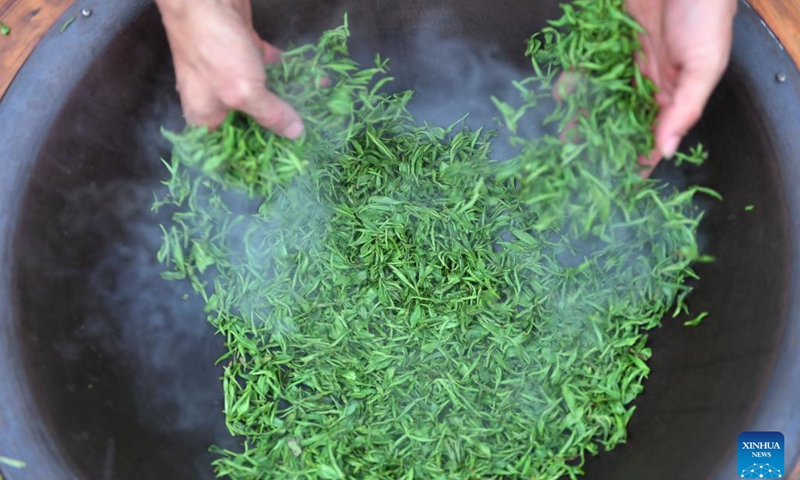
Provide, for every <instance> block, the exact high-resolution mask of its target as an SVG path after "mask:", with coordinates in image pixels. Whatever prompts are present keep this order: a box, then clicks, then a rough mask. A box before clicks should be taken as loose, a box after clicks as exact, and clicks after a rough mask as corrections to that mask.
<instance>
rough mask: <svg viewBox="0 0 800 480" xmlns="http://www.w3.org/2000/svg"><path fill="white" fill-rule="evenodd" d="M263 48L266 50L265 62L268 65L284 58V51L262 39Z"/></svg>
mask: <svg viewBox="0 0 800 480" xmlns="http://www.w3.org/2000/svg"><path fill="white" fill-rule="evenodd" d="M261 50H262V51H263V52H264V63H266V64H268V65H269V64H273V63H280V62H281V60H283V52H282V51H281V50H280V49H279V48H277V47H275V46H273V45H272V44H270V43H268V42H266V41H264V40H261Z"/></svg>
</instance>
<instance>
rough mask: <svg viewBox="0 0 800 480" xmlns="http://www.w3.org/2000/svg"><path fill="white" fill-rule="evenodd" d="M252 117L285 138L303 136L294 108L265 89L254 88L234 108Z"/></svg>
mask: <svg viewBox="0 0 800 480" xmlns="http://www.w3.org/2000/svg"><path fill="white" fill-rule="evenodd" d="M235 108H237V109H238V110H240V111H242V112H244V113H246V114H248V115H250V116H251V117H253V118H254V119H255V120H256V121H257V122H258V123H259V124H260V125H261V126H263V127H264V128H266V129H268V130H272V131H273V132H275V133H277V134H278V135H281V136H283V137H286V138H290V139H296V138H299V137H300V136H301V135H302V134H303V121H302V119H301V118H300V115H298V114H297V112H296V111H295V109H294V108H292V107H291V105H289V104H288V103H286V102H284V101H283V100H281V99H280V98H278V96H277V95H275V94H274V93H272V92H270V91H269V90H268V89H267V88H266V87H261V88H256V89H254V90H253V91H252V92H250V93H249V95H248V96H247V97H246V101H244V102H242V103H241V104H240V105H237V106H235Z"/></svg>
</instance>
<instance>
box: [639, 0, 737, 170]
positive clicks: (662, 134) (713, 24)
mask: <svg viewBox="0 0 800 480" xmlns="http://www.w3.org/2000/svg"><path fill="white" fill-rule="evenodd" d="M626 4H627V7H628V12H629V13H630V14H631V15H632V16H633V17H634V18H635V19H636V20H637V21H638V22H639V23H640V24H641V25H642V26H643V27H644V29H645V30H646V33H645V34H643V35H642V36H641V41H642V48H643V58H641V59H640V64H641V66H642V72H643V73H644V75H645V76H647V77H648V78H649V79H650V80H652V81H653V83H655V85H656V86H657V87H658V90H659V91H658V93H657V94H656V100H657V101H658V103H659V105H660V106H661V110H660V112H659V115H658V119H657V120H656V126H655V136H656V148H657V149H658V152H657V153H656V154H655V155H654V156H653V157H652V158H651V159H650V160H649V161H647V162H646V163H647V164H649V165H650V166H651V168H652V167H654V166H655V163H657V161H658V160H659V159H660V158H661V156H664V157H668V158H669V157H671V156H672V155H674V154H675V152H676V150H677V149H678V145H679V144H680V141H681V139H682V138H683V136H684V135H686V133H687V132H688V131H689V129H690V128H692V126H694V124H695V123H696V122H697V120H699V119H700V115H701V114H702V113H703V109H704V108H705V105H706V102H708V99H709V97H710V96H711V93H712V91H713V90H714V87H716V86H717V83H718V82H719V80H720V78H721V77H722V74H723V73H724V71H725V68H726V67H727V65H728V59H729V56H730V52H731V43H732V41H733V19H734V16H735V15H736V7H737V0H626Z"/></svg>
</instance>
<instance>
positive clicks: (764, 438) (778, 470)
mask: <svg viewBox="0 0 800 480" xmlns="http://www.w3.org/2000/svg"><path fill="white" fill-rule="evenodd" d="M737 448H738V450H739V472H738V473H739V478H783V467H784V463H783V434H782V433H780V432H742V433H740V434H739V445H738V447H737Z"/></svg>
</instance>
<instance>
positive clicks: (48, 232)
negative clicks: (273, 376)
mask: <svg viewBox="0 0 800 480" xmlns="http://www.w3.org/2000/svg"><path fill="white" fill-rule="evenodd" d="M254 3H255V7H256V25H257V28H258V30H259V31H260V32H262V33H263V34H264V36H265V38H267V39H268V40H271V41H274V42H275V43H276V44H278V45H279V46H282V47H285V46H286V45H287V44H288V43H289V42H290V41H293V42H295V43H299V42H304V41H312V40H314V39H315V37H316V36H317V35H318V34H319V33H320V32H321V31H322V30H323V29H325V28H330V27H333V26H336V25H338V24H340V23H341V20H342V16H343V13H344V12H345V11H347V12H348V13H349V21H350V25H351V29H352V31H353V38H352V40H351V46H352V49H353V52H354V56H355V57H356V58H358V59H360V60H362V61H364V62H365V63H367V62H369V61H370V60H371V59H372V56H373V55H374V54H375V53H376V52H380V53H381V55H383V56H384V57H388V58H390V59H391V61H390V65H391V68H392V74H393V76H395V77H396V78H397V82H396V86H397V87H398V88H414V89H416V90H418V92H419V94H418V99H417V101H416V103H415V108H418V109H419V111H420V112H422V114H423V115H425V116H430V117H431V119H433V120H436V121H447V120H454V119H455V118H458V117H459V116H461V114H464V113H467V112H468V111H471V110H474V111H479V112H489V110H488V109H487V108H486V105H490V104H489V103H488V97H489V95H491V94H493V93H496V92H497V89H499V88H501V87H502V88H505V85H507V80H508V78H506V77H508V76H512V77H513V75H517V74H519V71H520V70H519V69H520V68H522V69H523V70H522V72H523V74H524V68H525V66H526V61H525V58H524V57H523V53H524V49H525V40H526V39H527V37H528V36H529V35H530V34H531V33H532V32H533V31H535V30H537V29H539V28H541V27H542V26H543V25H544V22H545V20H546V19H548V18H553V17H555V16H557V15H558V12H559V9H558V6H557V2H534V3H531V2H526V1H522V0H519V1H511V0H507V1H501V2H480V1H464V0H461V1H455V0H453V1H449V0H448V1H416V0H415V1H406V2H382V1H375V2H368V1H356V0H353V1H349V2H348V1H340V2H330V1H321V0H320V1H310V0H303V1H295V2H280V1H264V2H258V1H256V2H254ZM742 68H744V67H743V65H740V64H739V63H738V59H737V55H736V53H734V57H733V61H732V65H731V68H730V70H729V72H728V73H727V74H726V76H725V78H724V80H723V82H722V84H721V86H720V87H719V89H718V91H717V92H716V93H715V95H714V97H713V99H712V101H711V103H710V105H709V107H708V109H707V111H706V114H705V116H704V119H703V121H702V122H701V124H700V125H699V126H698V128H696V129H695V131H694V132H693V133H692V135H691V137H692V138H691V139H690V141H696V140H702V141H703V142H704V143H705V145H706V146H707V147H708V149H709V150H710V152H711V158H710V161H709V164H708V165H707V166H705V167H703V169H695V168H688V169H684V171H678V170H677V169H675V168H671V167H668V166H667V167H663V168H661V167H660V169H659V171H658V172H657V174H658V175H661V176H666V177H670V178H678V179H683V181H685V180H687V179H688V180H689V181H692V182H701V183H702V184H704V185H706V186H709V187H711V188H714V189H716V190H717V191H719V192H720V193H721V194H722V195H723V196H724V198H725V200H724V202H722V203H718V202H709V203H708V205H706V207H707V208H708V216H707V218H706V220H705V221H704V224H703V229H702V230H703V233H702V240H703V243H704V247H705V251H706V252H707V253H709V254H711V255H713V256H714V257H716V262H715V263H713V264H708V265H701V266H699V267H698V269H697V271H698V273H699V274H700V276H701V278H702V281H701V282H700V283H699V284H698V287H697V289H696V291H695V292H694V293H693V294H692V296H691V297H690V306H691V308H692V311H693V312H695V313H699V312H702V311H708V312H709V313H710V316H709V318H708V319H707V321H706V322H705V324H704V325H703V326H702V327H697V328H686V327H684V326H683V325H682V323H683V320H684V319H683V318H677V319H672V318H667V319H665V326H664V328H662V329H660V330H658V331H655V332H653V333H652V335H651V346H652V348H653V359H652V361H651V362H650V365H651V367H652V373H651V375H650V379H649V380H648V381H647V383H646V388H645V393H644V394H643V395H642V396H641V397H640V398H639V399H638V400H637V401H636V405H637V411H636V413H635V415H634V417H633V420H632V422H631V424H630V429H629V432H630V439H629V442H628V443H627V444H626V445H624V446H621V447H619V448H618V449H617V450H615V451H614V452H610V453H604V454H601V455H600V456H598V457H595V458H590V459H588V461H587V465H586V470H587V478H591V479H605V478H608V479H612V478H702V477H705V476H709V475H711V474H712V473H713V471H714V468H715V467H714V465H715V464H716V463H717V462H718V461H720V460H721V459H723V458H724V457H725V455H726V454H727V453H728V449H730V448H732V447H733V445H734V443H733V439H734V438H735V436H736V435H737V434H738V433H739V431H741V429H742V427H743V426H744V425H745V423H746V421H747V419H748V415H749V413H750V412H751V411H752V409H753V408H754V406H755V405H756V402H757V400H758V396H759V392H760V391H761V387H762V386H763V385H764V384H765V382H766V381H767V380H768V379H769V378H770V375H769V373H770V370H771V368H772V366H773V362H774V358H773V356H772V355H771V353H770V352H771V351H772V350H773V345H774V344H775V341H776V335H777V333H776V332H779V331H780V324H781V321H782V312H781V305H782V304H783V302H784V300H785V298H784V297H785V295H786V291H787V288H786V283H787V282H788V279H787V273H786V272H787V269H788V265H786V264H785V263H784V262H783V258H784V256H785V252H786V250H787V248H788V247H787V245H788V241H789V239H788V235H787V234H786V232H785V230H784V228H783V227H782V225H785V223H786V220H785V218H784V217H785V208H784V207H783V199H782V197H781V194H780V188H779V182H778V178H777V173H776V172H777V170H776V169H775V167H774V165H773V163H772V162H773V158H772V156H771V152H770V148H769V144H768V142H767V141H766V140H765V138H766V137H765V133H764V132H763V131H762V126H761V125H760V124H759V122H758V109H757V106H756V105H755V104H754V103H753V100H752V99H751V97H750V96H749V92H748V86H747V85H746V84H744V83H742V82H741V80H740V75H739V74H738V73H737V72H741V69H742ZM173 84H174V78H173V74H172V69H171V63H170V58H169V51H168V46H167V42H166V39H165V36H164V33H163V31H162V27H161V25H160V19H159V16H158V14H157V12H156V11H155V9H154V8H152V7H151V8H149V9H148V10H146V11H145V12H144V13H143V14H142V15H141V16H140V17H139V18H138V19H137V20H136V21H135V22H133V23H132V24H130V25H129V26H127V27H126V28H124V29H123V30H122V31H121V33H120V34H119V35H118V36H117V37H116V39H115V40H114V41H113V42H112V44H111V45H110V46H109V47H108V48H107V49H105V50H104V51H102V52H101V53H100V54H99V55H98V56H97V58H96V60H95V62H94V64H93V67H92V68H91V70H90V71H89V72H88V73H87V75H86V77H85V78H84V80H83V81H82V82H81V83H80V84H79V86H78V87H77V89H76V90H75V91H74V92H73V94H72V96H71V98H70V99H69V101H68V103H67V105H66V107H65V108H64V109H63V111H62V113H61V114H60V116H59V117H58V119H57V120H56V122H55V123H54V124H53V126H52V128H51V129H50V133H49V135H48V136H47V138H46V139H45V141H44V147H43V149H42V151H41V154H40V156H39V158H38V159H37V162H36V165H35V170H34V173H33V175H32V177H31V178H32V180H31V183H30V185H29V187H28V191H27V196H26V199H25V202H24V207H23V212H22V217H21V222H20V224H19V227H18V230H17V232H16V237H15V251H14V257H13V258H14V265H13V268H14V280H15V282H14V283H15V286H14V288H15V289H16V295H17V297H18V308H17V315H16V318H17V321H18V322H19V325H21V329H22V337H21V343H20V349H21V352H22V355H24V358H25V362H26V366H27V374H28V378H29V381H30V388H31V389H32V391H33V392H34V395H35V398H36V402H37V406H38V408H39V411H40V412H41V414H42V416H43V418H44V420H45V421H46V423H47V425H48V428H49V429H50V432H51V434H52V436H53V437H54V438H55V439H56V440H57V442H58V443H59V445H60V447H61V448H62V449H63V451H64V452H65V453H66V455H67V457H68V458H69V459H70V461H71V462H72V463H73V464H74V465H73V466H74V468H75V474H76V476H79V477H82V478H117V479H139V478H148V479H176V478H213V473H212V471H211V468H210V466H209V463H210V461H211V459H213V455H212V454H210V453H208V451H207V449H208V447H209V445H211V444H217V445H223V446H228V447H231V448H236V445H237V442H236V440H235V439H232V438H230V436H229V435H228V433H227V430H226V429H225V426H224V423H223V420H224V417H223V413H222V408H223V406H222V395H221V389H220V383H219V380H218V378H219V375H220V370H219V368H218V367H215V366H214V362H215V360H216V359H217V358H218V357H219V356H220V355H221V354H222V353H223V351H224V350H223V347H222V339H221V338H219V337H215V336H214V331H213V329H212V328H211V327H210V326H209V325H208V324H207V323H206V322H205V320H204V319H205V314H204V312H203V309H202V303H201V302H200V301H199V299H198V298H196V297H195V296H194V295H189V296H188V297H186V298H185V296H184V294H187V293H190V290H189V288H188V286H186V285H180V284H177V283H174V282H170V283H169V284H168V283H166V282H164V281H163V280H161V279H160V278H159V273H160V271H161V269H160V267H159V266H158V265H157V264H156V263H155V260H154V258H153V256H154V253H155V249H157V248H158V245H159V241H160V240H159V231H158V227H157V220H156V219H154V217H153V216H152V215H151V213H150V212H149V206H150V203H151V201H152V198H153V197H152V192H153V190H154V189H156V188H158V182H159V180H160V179H161V178H162V177H163V176H164V174H165V171H164V169H163V165H162V164H161V163H160V162H159V156H164V157H166V156H167V155H168V149H167V147H166V145H165V144H164V142H163V141H162V140H161V139H160V136H159V127H160V126H161V125H162V124H163V125H167V126H170V127H172V128H179V127H180V125H181V120H180V110H179V108H178V105H177V97H176V94H175V91H174V88H173ZM481 109H483V110H481ZM486 115H488V113H487V114H486ZM478 117H479V118H477V119H476V121H478V122H480V121H482V120H485V119H486V118H487V117H486V116H485V115H484V114H483V113H481V114H480V115H478ZM750 204H752V205H755V206H756V211H755V212H751V213H748V212H746V211H745V208H744V207H745V206H746V205H750ZM11 478H16V477H11Z"/></svg>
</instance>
